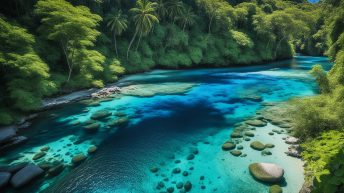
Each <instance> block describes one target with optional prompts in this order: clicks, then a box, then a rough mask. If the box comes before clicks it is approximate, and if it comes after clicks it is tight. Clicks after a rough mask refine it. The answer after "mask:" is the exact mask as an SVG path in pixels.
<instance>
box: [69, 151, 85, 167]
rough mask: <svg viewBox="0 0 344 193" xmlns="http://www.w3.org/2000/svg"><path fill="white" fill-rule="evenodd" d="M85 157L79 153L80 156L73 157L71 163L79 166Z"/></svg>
mask: <svg viewBox="0 0 344 193" xmlns="http://www.w3.org/2000/svg"><path fill="white" fill-rule="evenodd" d="M86 158H87V157H86V156H85V155H84V154H83V153H81V154H78V155H75V156H74V157H73V158H72V163H73V164H75V165H77V164H80V163H81V162H83V161H84V160H86Z"/></svg>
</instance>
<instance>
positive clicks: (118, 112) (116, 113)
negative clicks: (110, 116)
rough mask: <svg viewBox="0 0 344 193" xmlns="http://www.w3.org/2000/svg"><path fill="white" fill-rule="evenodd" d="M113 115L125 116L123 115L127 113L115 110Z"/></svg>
mask: <svg viewBox="0 0 344 193" xmlns="http://www.w3.org/2000/svg"><path fill="white" fill-rule="evenodd" d="M114 115H115V116H116V117H125V116H127V114H126V113H124V112H121V111H117V112H115V113H114Z"/></svg>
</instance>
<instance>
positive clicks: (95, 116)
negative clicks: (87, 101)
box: [91, 110, 112, 120]
mask: <svg viewBox="0 0 344 193" xmlns="http://www.w3.org/2000/svg"><path fill="white" fill-rule="evenodd" d="M111 114H112V113H111V112H109V111H107V110H100V111H97V112H95V113H93V114H92V115H91V119H94V120H99V119H104V118H106V117H109V116H111Z"/></svg>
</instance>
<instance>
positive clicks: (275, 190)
mask: <svg viewBox="0 0 344 193" xmlns="http://www.w3.org/2000/svg"><path fill="white" fill-rule="evenodd" d="M282 192H283V190H282V188H281V187H280V186H279V185H272V186H270V188H269V193H282Z"/></svg>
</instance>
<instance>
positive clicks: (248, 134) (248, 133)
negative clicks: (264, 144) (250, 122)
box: [244, 131, 254, 137]
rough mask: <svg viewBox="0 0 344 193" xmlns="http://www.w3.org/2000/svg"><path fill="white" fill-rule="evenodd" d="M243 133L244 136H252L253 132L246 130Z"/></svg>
mask: <svg viewBox="0 0 344 193" xmlns="http://www.w3.org/2000/svg"><path fill="white" fill-rule="evenodd" d="M244 135H245V136H248V137H254V133H252V132H249V131H246V132H245V133H244Z"/></svg>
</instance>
